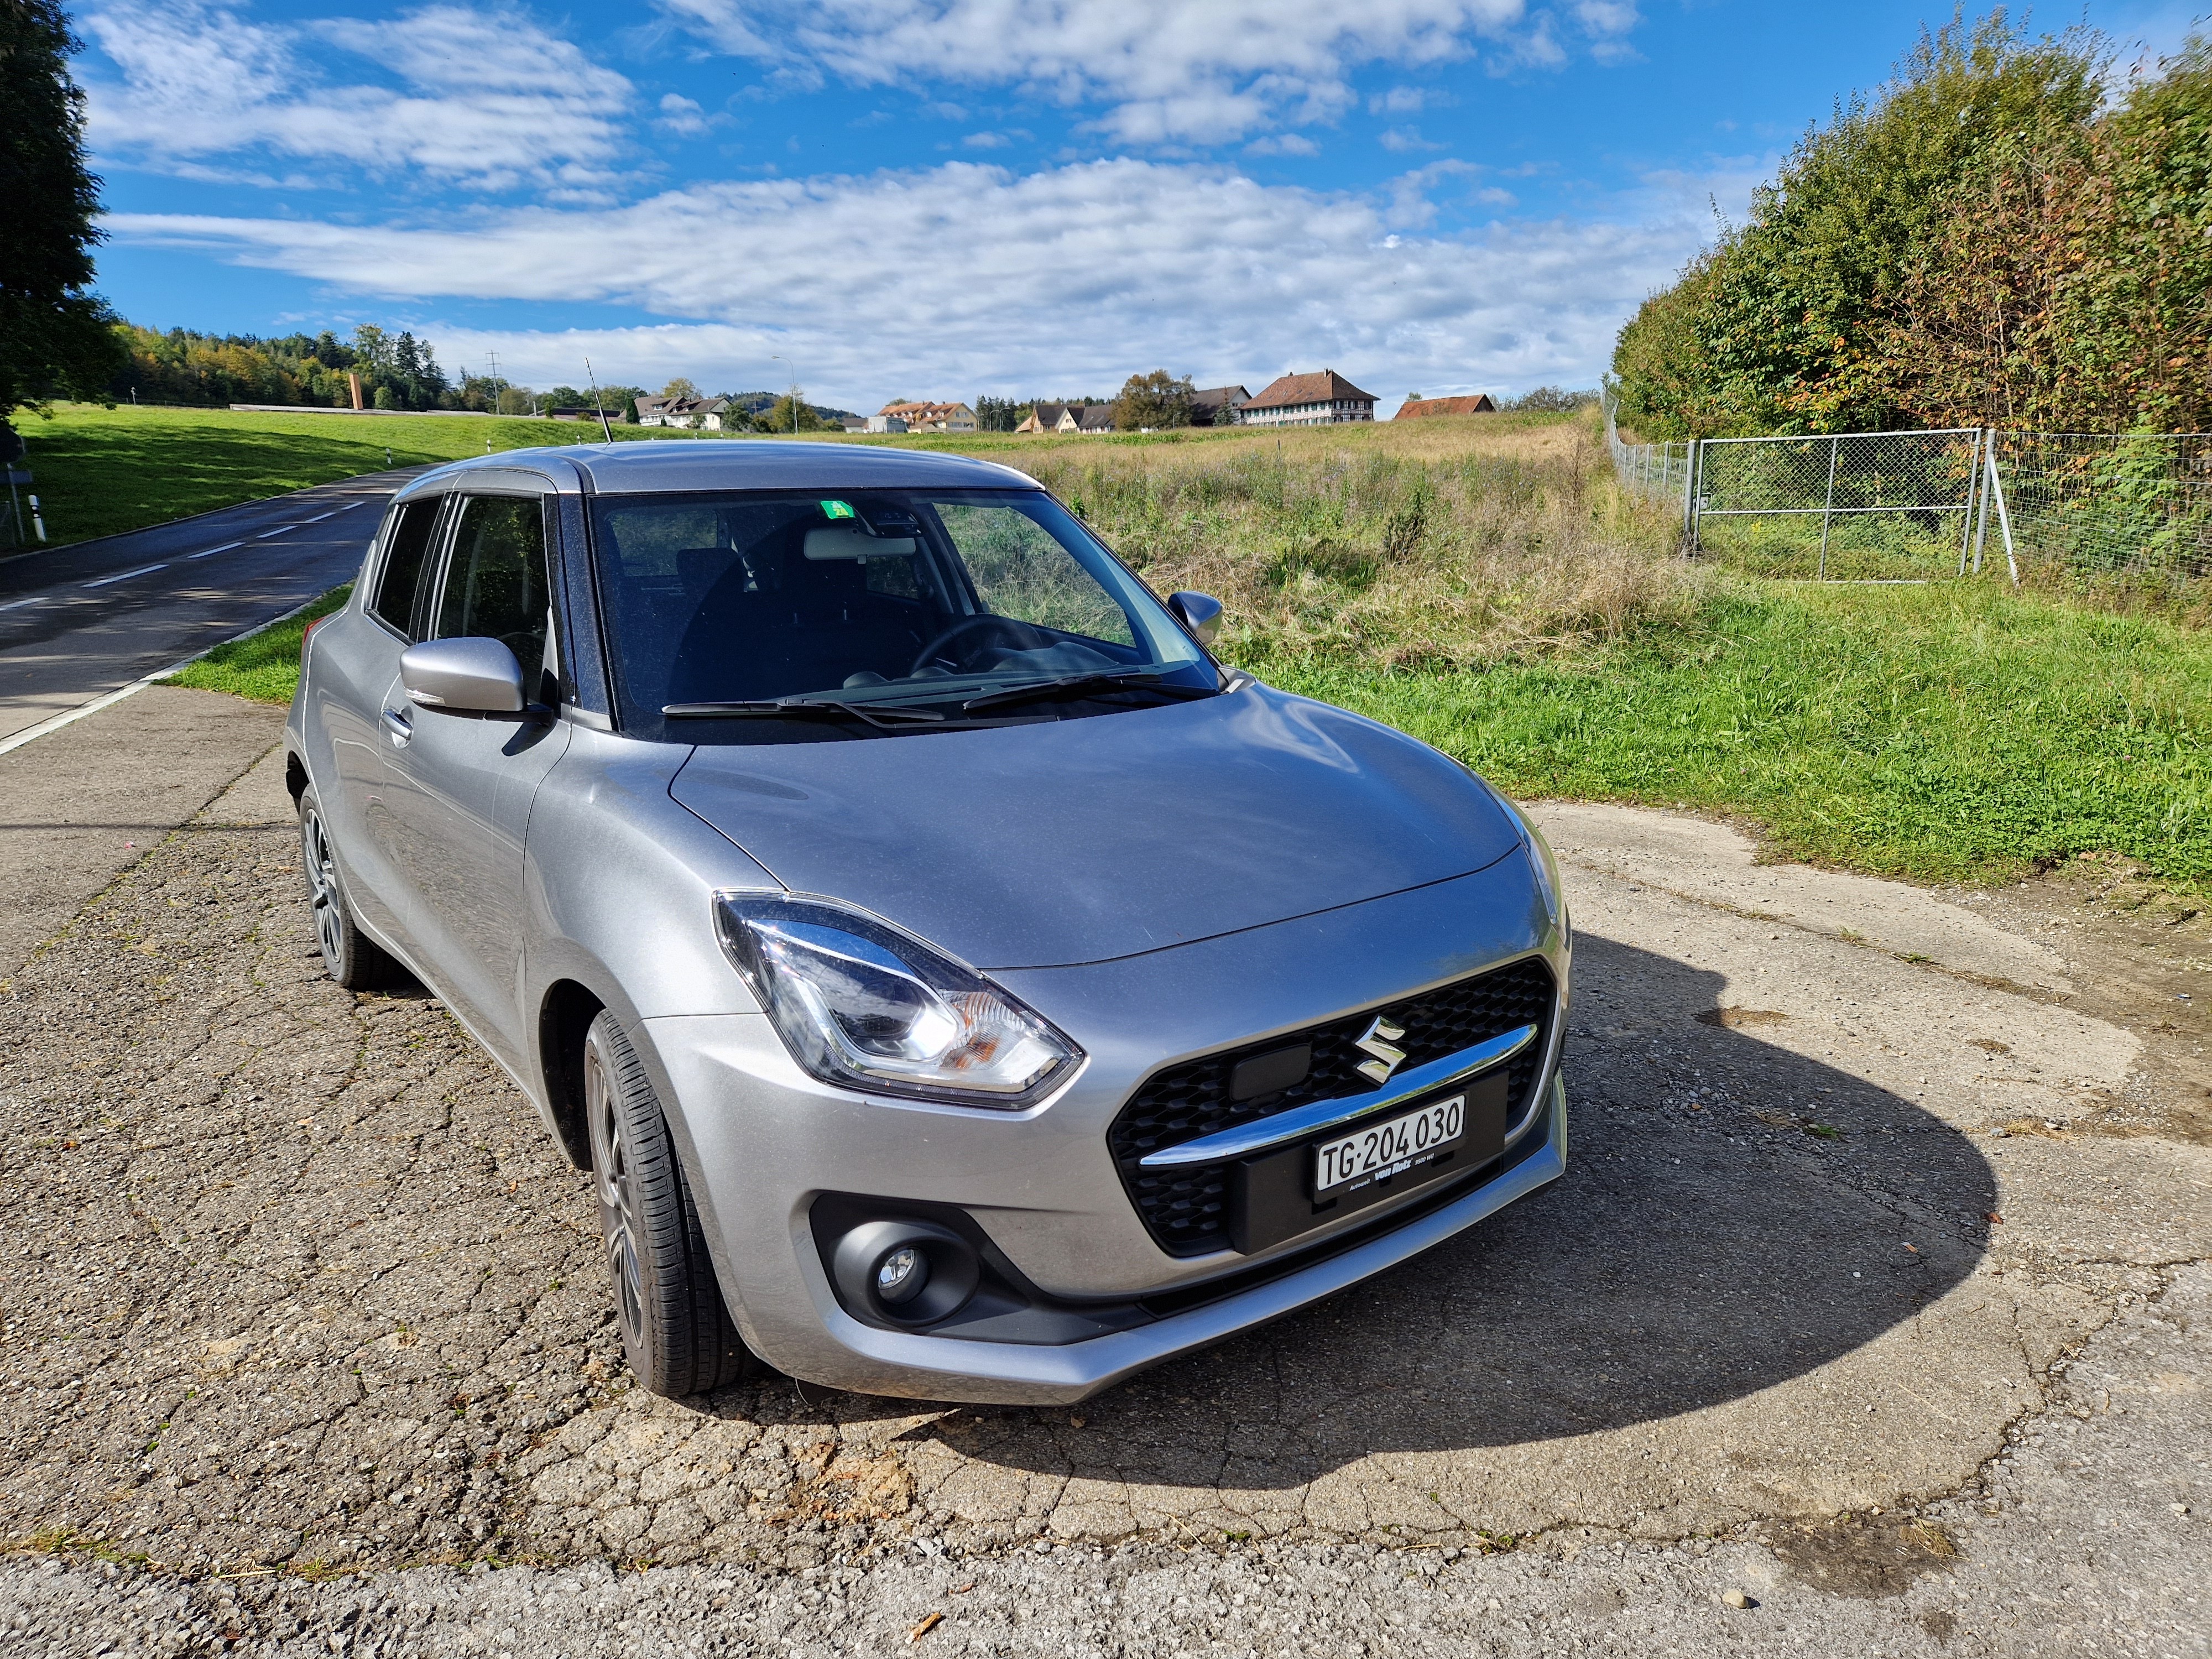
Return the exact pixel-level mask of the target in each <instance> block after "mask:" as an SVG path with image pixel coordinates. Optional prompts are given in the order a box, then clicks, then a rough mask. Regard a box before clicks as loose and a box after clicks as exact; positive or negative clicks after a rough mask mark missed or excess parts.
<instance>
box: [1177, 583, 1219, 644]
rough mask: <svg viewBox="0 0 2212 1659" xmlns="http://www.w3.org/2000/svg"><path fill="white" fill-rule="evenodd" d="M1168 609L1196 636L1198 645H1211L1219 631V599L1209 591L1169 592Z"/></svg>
mask: <svg viewBox="0 0 2212 1659" xmlns="http://www.w3.org/2000/svg"><path fill="white" fill-rule="evenodd" d="M1168 609H1169V610H1170V611H1174V612H1175V613H1176V617H1177V618H1178V619H1180V620H1181V622H1182V625H1183V626H1184V627H1185V628H1188V629H1190V631H1191V632H1192V633H1194V634H1195V635H1197V636H1198V642H1199V643H1200V645H1212V643H1213V638H1214V635H1217V634H1218V633H1220V632H1221V601H1220V600H1218V599H1215V598H1214V597H1213V595H1212V594H1211V593H1170V594H1169V595H1168Z"/></svg>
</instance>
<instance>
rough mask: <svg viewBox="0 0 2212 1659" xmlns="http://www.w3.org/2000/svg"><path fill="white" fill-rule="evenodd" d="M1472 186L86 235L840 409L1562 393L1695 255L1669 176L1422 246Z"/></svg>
mask: <svg viewBox="0 0 2212 1659" xmlns="http://www.w3.org/2000/svg"><path fill="white" fill-rule="evenodd" d="M1469 171H1470V170H1469V169H1468V168H1467V167H1465V165H1464V164H1462V163H1455V162H1442V163H1438V164H1437V165H1436V166H1435V167H1431V168H1425V169H1422V170H1421V172H1420V173H1418V174H1414V175H1408V177H1407V179H1401V180H1400V181H1398V188H1397V190H1396V191H1394V192H1389V193H1387V194H1386V196H1385V197H1383V198H1381V199H1377V198H1370V197H1365V196H1356V195H1350V194H1342V193H1328V192H1322V191H1308V190H1300V189H1294V188H1288V187H1277V186H1269V185H1261V184H1259V183H1257V182H1255V180H1253V179H1249V178H1246V177H1244V176H1243V175H1242V174H1240V173H1236V172H1234V171H1232V170H1230V169H1227V168H1220V167H1200V166H1194V165H1188V164H1167V163H1160V162H1147V161H1137V160H1126V159H1125V160H1119V161H1098V162H1091V163H1085V164H1082V165H1077V166H1069V167H1056V168H1052V169H1048V170H1046V171H1042V172H1039V173H1031V174H1028V175H1026V176H1022V175H1016V174H1013V173H1009V172H1007V171H1006V170H1004V169H1001V168H998V167H987V166H983V165H980V164H977V163H975V162H965V161H963V162H951V163H947V164H946V165H945V166H942V167H936V168H933V169H930V170H927V171H915V172H902V173H890V172H886V173H875V174H872V175H867V176H862V177H822V178H815V179H805V180H784V179H770V180H759V181H750V182H743V183H737V182H731V183H718V184H708V185H696V186H693V187H690V188H686V189H682V190H674V191H666V192H664V193H663V194H660V195H658V196H655V197H652V198H650V199H648V200H645V201H641V202H638V203H636V204H632V205H629V206H623V207H609V208H605V209H596V210H565V211H564V210H555V209H551V208H544V207H538V208H531V209H526V210H516V211H510V212H503V213H496V214H495V213H485V214H483V215H480V216H477V217H476V218H474V219H473V220H471V221H470V222H465V223H462V222H441V223H437V224H426V225H421V226H409V225H404V224H387V225H375V226H355V225H343V224H336V223H330V222H297V221H276V220H269V219H252V218H214V217H187V216H171V215H145V214H140V215H130V214H125V215H117V216H112V218H111V219H110V220H109V221H108V224H109V228H111V229H112V231H113V232H114V233H115V234H116V236H117V239H118V241H119V242H121V243H124V244H126V245H127V244H134V243H136V244H149V243H151V244H158V245H166V246H185V247H194V248H198V249H203V250H206V251H208V252H212V253H213V254H215V255H216V257H218V258H225V259H228V260H230V261H233V262H234V263H237V264H246V265H252V266H258V267H263V268H269V269H275V270H283V271H287V272H290V273H293V274H295V275H297V276H303V277H307V278H309V279H312V280H313V281H316V282H319V283H326V284H330V285H331V286H333V287H335V288H337V289H340V290H343V291H348V292H351V293H354V294H358V295H381V296H386V297H387V298H394V299H400V300H411V301H416V302H417V305H416V308H417V310H418V312H419V311H420V310H421V309H422V308H423V307H428V306H433V305H435V301H438V300H440V299H443V298H468V299H472V300H491V301H499V300H506V301H544V302H560V303H565V304H566V305H568V306H570V307H574V305H576V304H578V303H580V302H605V303H611V304H619V305H624V306H630V307H640V308H642V309H645V310H647V311H648V312H651V313H657V314H658V315H660V316H663V317H668V318H671V319H683V320H681V321H678V322H671V323H670V324H665V325H654V326H651V327H647V328H642V329H620V330H608V331H599V332H596V333H589V332H574V331H572V332H567V333H543V332H531V331H518V332H515V333H511V334H501V335H498V336H496V337H494V336H491V335H481V336H478V335H464V334H459V333H456V332H455V331H450V330H439V329H436V328H435V327H430V326H428V325H423V327H424V328H425V330H426V331H428V334H429V335H430V336H431V337H433V338H435V340H436V341H437V342H438V344H439V348H440V350H441V354H442V355H444V356H446V357H447V358H448V359H449V360H452V359H453V357H454V355H455V352H456V350H463V349H465V350H468V351H471V352H476V353H477V354H478V355H480V353H481V349H482V348H483V344H485V343H490V344H495V345H496V346H497V347H498V349H499V350H500V352H501V356H502V358H503V360H505V361H506V362H508V363H509V364H510V365H511V372H512V373H513V374H515V375H516V376H517V377H518V378H520V379H525V380H533V381H536V382H538V383H541V384H550V383H552V382H553V381H555V380H568V381H570V382H572V383H573V381H574V376H575V374H576V373H577V363H576V361H575V360H577V359H579V358H580V356H582V355H584V354H585V353H586V351H588V352H589V354H590V356H592V359H593V361H594V362H598V363H599V365H600V368H601V370H602V372H603V374H605V375H607V376H610V377H611V378H615V379H620V380H629V379H636V380H643V381H647V382H651V383H654V384H657V383H658V379H657V378H656V377H658V378H660V379H665V376H666V374H668V373H671V372H674V371H676V370H677V369H684V370H686V371H687V372H690V373H691V374H692V376H693V378H694V379H696V380H702V383H704V382H709V381H711V382H713V383H714V384H715V385H717V386H738V385H748V386H749V385H753V384H757V383H762V384H764V383H765V382H763V379H762V377H763V375H764V374H768V373H769V370H770V368H772V367H773V366H772V365H770V364H769V361H768V358H769V353H771V352H778V351H781V352H782V353H783V354H784V355H786V356H790V357H793V358H795V359H796V360H797V362H798V364H799V372H800V374H801V375H802V376H803V377H804V378H805V382H806V384H807V385H808V386H810V387H811V389H812V390H813V391H814V392H815V393H816V395H817V396H820V397H824V398H830V399H833V400H835V401H836V402H839V403H842V404H845V405H847V406H848V407H853V408H860V407H873V406H874V405H873V404H870V403H869V402H868V401H867V400H868V399H869V398H878V399H880V398H881V397H883V396H884V395H886V394H887V393H888V392H893V391H897V390H900V389H901V388H905V389H908V390H910V391H914V392H915V394H916V395H921V393H923V392H933V393H937V394H946V393H956V392H957V393H958V394H959V395H961V396H963V397H964V396H972V395H974V394H975V393H976V392H981V391H986V390H992V391H1000V392H1021V391H1030V392H1035V391H1038V390H1040V389H1047V390H1048V389H1049V388H1051V387H1054V386H1060V387H1066V386H1085V385H1093V386H1109V385H1118V384H1119V383H1120V381H1121V379H1122V378H1123V377H1124V376H1125V375H1127V374H1128V373H1130V372H1131V371H1132V369H1133V368H1134V369H1144V368H1152V367H1155V366H1166V367H1170V368H1175V369H1176V370H1178V371H1186V370H1187V371H1188V372H1190V373H1192V374H1195V375H1197V376H1198V377H1199V378H1200V381H1201V383H1212V384H1219V383H1222V382H1225V381H1227V380H1245V381H1247V382H1248V383H1251V384H1253V385H1254V386H1255V390H1256V389H1257V382H1258V381H1259V380H1265V379H1267V378H1268V377H1270V376H1272V375H1273V374H1278V373H1281V372H1283V371H1285V370H1287V369H1291V368H1300V367H1303V368H1318V367H1321V366H1322V365H1323V364H1328V365H1330V366H1333V367H1334V368H1337V369H1339V370H1340V371H1341V372H1342V373H1344V374H1348V375H1350V376H1352V378H1353V379H1354V380H1358V381H1360V382H1361V383H1362V384H1364V385H1366V386H1368V388H1369V389H1370V391H1376V392H1393V391H1394V390H1395V389H1401V388H1402V387H1403V386H1430V385H1432V384H1437V385H1441V384H1454V385H1457V384H1462V383H1468V382H1477V383H1480V384H1483V385H1486V386H1498V385H1530V384H1535V383H1538V382H1541V381H1544V380H1571V381H1574V382H1576V383H1577V384H1584V383H1588V382H1589V380H1591V378H1592V377H1593V376H1594V375H1595V374H1596V372H1597V370H1598V368H1600V366H1601V364H1602V363H1603V362H1604V361H1605V358H1606V357H1607V354H1608V352H1609V350H1610V347H1611V343H1612V338H1613V331H1615V330H1616V329H1617V328H1618V327H1619V325H1620V322H1621V320H1622V319H1623V318H1624V317H1625V316H1626V314H1627V313H1629V312H1630V311H1631V310H1632V309H1633V308H1634V307H1635V306H1636V304H1637V303H1638V301H1641V300H1642V299H1643V297H1644V295H1645V294H1647V293H1648V292H1650V290H1651V289H1653V288H1654V287H1656V286H1658V285H1660V284H1662V283H1665V282H1666V281H1667V280H1668V278H1669V277H1670V276H1672V274H1673V273H1674V270H1676V269H1677V268H1678V267H1679V266H1680V264H1682V263H1683V261H1684V260H1685V259H1686V258H1687V257H1688V255H1689V254H1690V253H1691V252H1692V251H1693V250H1694V248H1695V247H1696V246H1697V245H1698V243H1699V240H1700V239H1701V237H1702V236H1703V234H1705V228H1706V220H1705V199H1706V195H1707V191H1708V190H1710V189H1711V188H1714V185H1713V183H1712V181H1711V180H1704V181H1679V182H1677V183H1674V184H1673V185H1669V186H1668V187H1665V188H1662V189H1656V190H1654V191H1651V192H1650V193H1649V194H1648V195H1647V196H1643V197H1638V198H1636V199H1633V200H1630V201H1626V202H1623V203H1619V204H1615V205H1616V207H1617V209H1618V210H1619V216H1618V217H1617V218H1616V219H1614V220H1612V221H1608V222H1584V223H1569V222H1563V221H1554V222H1541V223H1528V222H1523V223H1516V224H1504V225H1493V226H1491V227H1489V228H1486V229H1485V230H1482V231H1480V232H1474V233H1469V234H1462V235H1434V234H1419V230H1418V225H1419V222H1421V221H1422V217H1423V215H1422V212H1421V197H1422V194H1423V192H1424V191H1425V190H1427V189H1430V188H1432V187H1433V188H1443V187H1445V185H1446V184H1447V181H1450V180H1455V179H1464V178H1465V176H1466V174H1467V173H1468V172H1469ZM1722 188H1723V195H1724V196H1726V197H1728V199H1731V200H1733V199H1734V198H1735V195H1736V194H1738V193H1740V191H1738V189H1737V187H1736V186H1735V185H1734V184H1729V185H1725V186H1723V187H1722ZM1401 227H1405V228H1407V229H1405V230H1404V231H1402V232H1401V234H1397V235H1395V236H1393V235H1392V234H1390V233H1391V232H1392V230H1393V229H1394V228H1401ZM793 271H804V272H805V273H806V276H805V281H804V282H793V281H791V280H790V273H792V272H793ZM1040 273H1049V275H1048V276H1042V277H1041V276H1040ZM1255 377H1256V379H1255Z"/></svg>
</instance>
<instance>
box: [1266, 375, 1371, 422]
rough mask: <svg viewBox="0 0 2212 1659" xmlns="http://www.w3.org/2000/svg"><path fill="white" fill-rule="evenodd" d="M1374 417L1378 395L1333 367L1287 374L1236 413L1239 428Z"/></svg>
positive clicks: (1362, 419) (1363, 419)
mask: <svg viewBox="0 0 2212 1659" xmlns="http://www.w3.org/2000/svg"><path fill="white" fill-rule="evenodd" d="M1374 418H1375V394H1374V393H1373V392H1362V391H1361V390H1360V389H1359V388H1358V386H1354V385H1352V382H1351V381H1349V380H1346V379H1345V378H1344V376H1343V375H1341V374H1338V373H1337V372H1336V371H1335V370H1334V369H1333V368H1324V369H1323V370H1322V371H1321V373H1320V374H1285V375H1284V376H1283V377H1282V378H1281V379H1280V380H1277V381H1276V382H1275V383H1274V384H1273V385H1272V386H1269V387H1268V388H1267V390H1266V391H1265V392H1261V394H1260V395H1259V396H1258V397H1256V398H1253V399H1252V400H1251V402H1249V403H1248V404H1245V405H1244V406H1243V408H1242V409H1240V410H1237V424H1238V425H1239V426H1336V425H1339V424H1340V423H1342V422H1347V421H1371V420H1373V419H1374Z"/></svg>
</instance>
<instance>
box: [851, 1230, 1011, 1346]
mask: <svg viewBox="0 0 2212 1659" xmlns="http://www.w3.org/2000/svg"><path fill="white" fill-rule="evenodd" d="M981 1267H982V1264H981V1261H979V1260H978V1259H977V1257H976V1255H975V1248H974V1247H973V1246H972V1245H970V1244H969V1243H968V1241H967V1240H966V1239H964V1238H963V1237H960V1235H959V1234H957V1233H956V1232H954V1231H951V1229H950V1228H947V1227H940V1226H939V1225H937V1224H936V1223H935V1222H933V1221H864V1222H862V1223H861V1224H860V1225H859V1226H857V1227H854V1228H853V1229H851V1230H850V1231H848V1232H846V1233H845V1234H844V1236H843V1237H841V1238H839V1239H838V1241H837V1245H836V1249H834V1250H833V1251H831V1253H830V1277H831V1278H832V1279H834V1280H835V1281H836V1285H837V1299H838V1300H839V1301H840V1302H842V1303H843V1304H845V1309H846V1311H847V1312H848V1313H851V1314H854V1315H856V1316H858V1317H860V1318H861V1319H864V1320H866V1321H867V1322H870V1323H871V1324H878V1325H889V1326H892V1327H895V1328H914V1327H915V1326H922V1325H933V1324H935V1323H936V1322H938V1321H939V1320H942V1319H949V1318H951V1316H953V1315H954V1314H956V1313H957V1312H959V1311H960V1310H961V1309H962V1308H963V1307H964V1306H965V1305H966V1304H967V1302H968V1298H969V1297H971V1296H973V1295H974V1294H975V1285H976V1282H977V1280H978V1279H980V1278H981Z"/></svg>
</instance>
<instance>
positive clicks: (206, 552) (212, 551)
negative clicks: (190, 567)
mask: <svg viewBox="0 0 2212 1659" xmlns="http://www.w3.org/2000/svg"><path fill="white" fill-rule="evenodd" d="M245 545H246V544H245V543H244V542H225V543H224V544H222V546H221V547H207V548H202V549H201V550H199V551H198V552H197V553H187V554H185V557H186V558H188V559H208V558H213V557H214V556H216V554H218V553H228V552H229V551H230V550H231V549H232V548H234V547H243V546H245Z"/></svg>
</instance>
